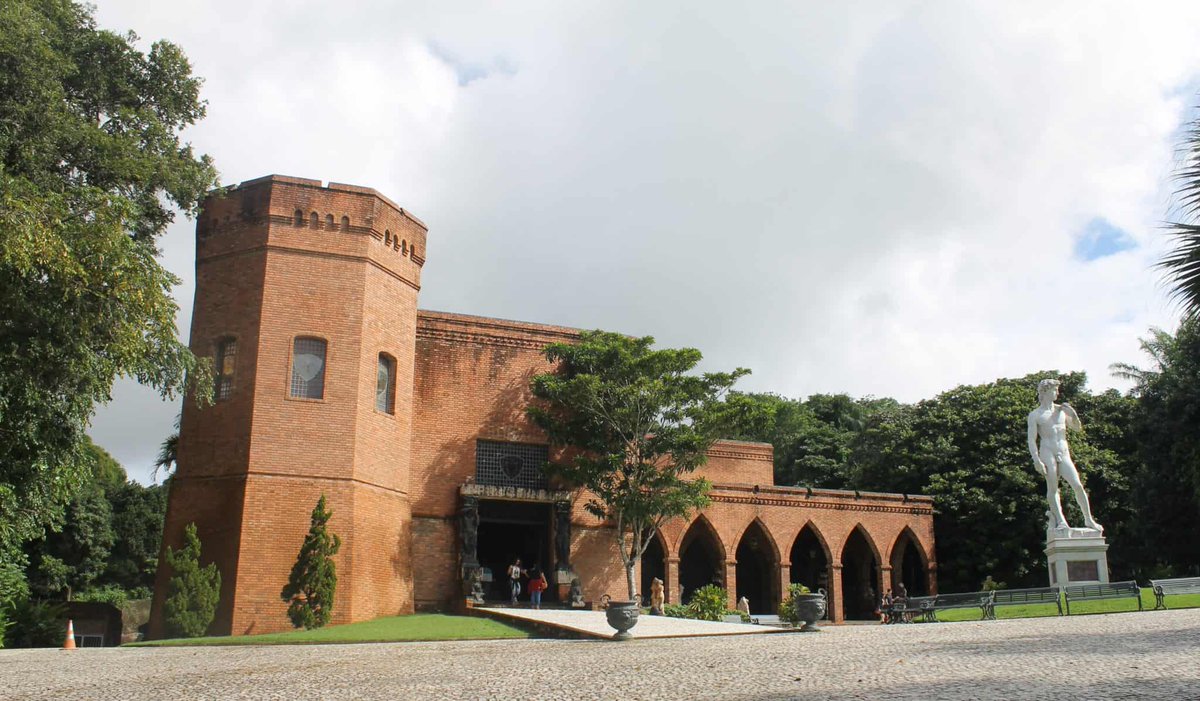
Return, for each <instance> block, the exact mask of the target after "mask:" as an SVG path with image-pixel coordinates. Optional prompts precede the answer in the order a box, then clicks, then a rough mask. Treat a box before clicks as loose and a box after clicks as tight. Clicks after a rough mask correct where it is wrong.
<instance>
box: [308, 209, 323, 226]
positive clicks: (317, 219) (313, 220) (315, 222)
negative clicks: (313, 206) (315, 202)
mask: <svg viewBox="0 0 1200 701" xmlns="http://www.w3.org/2000/svg"><path fill="white" fill-rule="evenodd" d="M308 221H309V223H310V224H312V228H314V229H315V228H317V227H318V226H320V224H321V215H319V214H317V213H316V212H313V213H312V214H310V215H309V217H308Z"/></svg>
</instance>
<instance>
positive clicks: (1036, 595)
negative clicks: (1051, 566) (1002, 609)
mask: <svg viewBox="0 0 1200 701" xmlns="http://www.w3.org/2000/svg"><path fill="white" fill-rule="evenodd" d="M1021 604H1054V605H1055V606H1056V607H1057V608H1058V615H1060V616H1061V615H1062V612H1063V609H1062V592H1060V591H1059V590H1058V587H1038V588H1036V589H997V590H996V591H994V592H993V593H992V600H991V602H990V603H989V605H988V607H987V610H986V612H985V614H984V618H987V619H989V620H992V621H994V620H996V607H997V606H1019V605H1021Z"/></svg>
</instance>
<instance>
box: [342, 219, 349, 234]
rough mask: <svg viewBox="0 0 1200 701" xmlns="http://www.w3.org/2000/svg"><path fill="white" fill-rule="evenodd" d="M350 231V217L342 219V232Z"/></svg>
mask: <svg viewBox="0 0 1200 701" xmlns="http://www.w3.org/2000/svg"><path fill="white" fill-rule="evenodd" d="M349 230H350V217H342V231H349Z"/></svg>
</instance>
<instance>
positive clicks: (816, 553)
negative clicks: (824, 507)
mask: <svg viewBox="0 0 1200 701" xmlns="http://www.w3.org/2000/svg"><path fill="white" fill-rule="evenodd" d="M791 561H792V571H791V577H790V579H791V582H792V584H803V585H804V586H806V587H808V590H809V591H811V592H814V593H816V592H817V591H818V590H820V589H824V590H825V603H826V606H825V617H826V618H828V617H829V612H830V611H832V610H833V605H834V602H833V588H832V587H830V586H829V558H827V557H826V556H825V548H824V547H823V546H822V545H821V540H820V539H819V538H817V534H816V533H815V532H814V531H813V528H812V526H811V525H809V526H805V527H804V530H802V531H800V535H798V536H796V542H794V543H792V554H791Z"/></svg>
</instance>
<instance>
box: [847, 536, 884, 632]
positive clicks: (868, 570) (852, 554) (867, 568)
mask: <svg viewBox="0 0 1200 701" xmlns="http://www.w3.org/2000/svg"><path fill="white" fill-rule="evenodd" d="M878 583H879V563H878V562H876V561H875V554H874V552H873V551H872V550H871V546H870V544H868V543H867V539H866V538H865V537H863V534H862V531H861V530H859V529H857V528H856V529H854V532H853V533H851V534H850V537H849V538H848V539H847V540H846V547H845V548H843V549H842V599H843V601H842V613H843V614H845V616H846V618H847V619H849V620H859V621H865V620H871V619H874V618H876V615H875V610H876V609H877V608H878V607H879V592H877V591H875V588H876V587H877V586H878Z"/></svg>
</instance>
